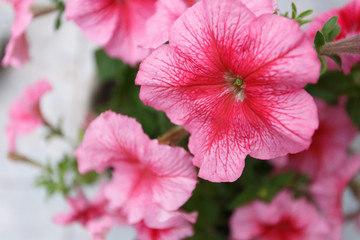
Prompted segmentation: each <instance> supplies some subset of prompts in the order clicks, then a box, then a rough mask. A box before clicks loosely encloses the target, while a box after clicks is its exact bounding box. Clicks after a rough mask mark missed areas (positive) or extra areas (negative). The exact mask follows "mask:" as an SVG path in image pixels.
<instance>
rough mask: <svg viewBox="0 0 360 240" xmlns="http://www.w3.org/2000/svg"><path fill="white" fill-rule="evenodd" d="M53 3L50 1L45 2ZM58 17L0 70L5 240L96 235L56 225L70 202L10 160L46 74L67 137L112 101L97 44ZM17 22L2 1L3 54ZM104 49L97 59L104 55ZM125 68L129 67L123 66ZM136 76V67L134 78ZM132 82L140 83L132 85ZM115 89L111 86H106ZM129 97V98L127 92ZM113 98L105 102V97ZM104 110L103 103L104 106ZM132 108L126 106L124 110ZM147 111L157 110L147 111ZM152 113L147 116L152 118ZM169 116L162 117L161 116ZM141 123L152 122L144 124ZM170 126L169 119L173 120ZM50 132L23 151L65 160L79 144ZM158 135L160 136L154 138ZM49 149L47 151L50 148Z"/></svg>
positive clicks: (35, 25)
mask: <svg viewBox="0 0 360 240" xmlns="http://www.w3.org/2000/svg"><path fill="white" fill-rule="evenodd" d="M41 2H46V1H41ZM291 2H292V1H288V0H278V4H279V8H280V11H281V12H282V13H284V12H285V11H290V8H291V7H290V4H291ZM293 2H294V3H295V4H296V6H297V8H298V10H299V11H300V12H301V11H305V10H307V9H313V10H314V14H313V15H312V16H315V15H316V14H317V13H320V12H323V11H325V10H327V9H330V8H333V7H339V6H342V5H344V3H346V2H348V1H347V0H317V1H313V0H294V1H293ZM55 19H56V14H48V15H45V16H41V17H38V18H36V19H35V20H34V21H33V22H32V23H31V24H30V26H29V28H28V30H27V36H28V40H29V45H30V56H31V61H30V62H28V63H27V64H26V65H25V66H24V67H22V68H20V69H12V68H6V69H4V68H2V69H0V103H1V105H0V129H1V130H0V132H1V133H2V134H0V240H23V239H36V240H49V239H51V240H75V239H90V236H89V234H88V233H87V232H86V231H85V230H83V229H82V227H81V226H80V225H71V226H69V227H61V226H57V225H55V224H53V223H52V217H53V216H54V215H55V214H57V213H62V212H67V211H68V206H67V204H66V203H65V202H64V200H63V198H62V197H61V196H59V195H56V196H55V197H53V198H51V199H49V200H46V199H47V198H46V192H45V191H44V189H41V188H36V187H35V183H34V179H35V178H36V177H37V176H38V175H39V171H38V169H36V168H33V167H31V166H28V165H25V164H21V163H15V162H12V161H11V160H10V159H8V158H7V149H8V146H7V141H6V135H5V126H6V125H7V123H8V108H9V107H10V104H11V103H12V101H13V100H14V98H15V97H17V96H18V95H19V94H20V93H21V91H22V90H23V89H24V88H25V87H26V86H28V85H29V84H30V83H32V82H35V81H37V80H38V79H43V78H46V79H48V80H49V81H50V82H51V83H52V84H53V88H54V91H53V92H52V93H51V94H48V95H47V96H46V97H45V98H44V101H42V103H41V104H42V105H41V108H42V109H43V111H44V115H45V118H46V119H48V121H49V122H50V123H52V124H53V125H57V124H58V123H59V122H60V121H61V123H62V125H63V130H64V132H65V135H66V136H67V137H68V138H70V139H73V140H74V141H75V140H76V139H77V138H78V132H79V129H80V127H81V126H82V124H83V122H84V119H85V117H86V115H87V113H88V109H89V106H90V100H91V99H94V97H93V96H94V94H95V99H96V101H97V102H100V103H101V102H104V101H105V102H106V101H107V102H108V103H109V104H111V100H110V101H109V99H106V96H101V95H98V94H96V89H97V88H98V86H99V84H100V83H101V82H100V83H99V79H100V80H101V79H104V78H105V77H106V76H105V77H104V74H106V73H104V72H103V73H102V72H98V71H97V67H96V59H95V54H94V53H95V50H96V49H97V47H96V46H94V45H93V44H92V43H90V42H89V41H88V40H86V39H85V38H84V37H83V35H82V33H81V31H80V30H79V29H78V27H77V26H75V25H74V24H73V23H71V22H66V21H65V20H64V21H63V23H62V26H61V28H60V30H58V31H55V30H54V22H55ZM12 21H13V11H12V8H11V7H10V5H9V4H8V3H6V2H4V1H1V0H0V54H2V51H3V48H4V46H5V44H6V42H7V40H8V38H9V30H10V27H11V24H12ZM101 54H102V53H101V52H99V51H98V52H97V53H96V57H97V59H98V60H99V59H101V58H102V55H101ZM122 71H126V69H125V70H122ZM132 74H133V73H132V72H129V73H128V75H129V76H131V75H132ZM131 84H132V83H131ZM101 86H102V87H104V88H105V90H106V87H107V88H111V87H112V86H111V83H108V84H105V85H104V84H102V85H101ZM121 94H122V95H121ZM120 95H121V97H120V100H121V101H132V100H133V97H134V96H131V95H126V93H120ZM104 97H105V99H104ZM97 110H98V111H102V110H104V109H102V107H101V106H99V107H98V108H97ZM122 111H123V112H125V113H126V109H122ZM146 111H147V112H146V114H157V113H154V111H152V110H151V109H146ZM146 114H145V116H144V118H146ZM163 118H164V116H162V115H161V114H160V115H159V116H158V120H159V121H165V122H166V120H163ZM140 122H146V121H141V120H140ZM166 124H167V123H166ZM144 129H145V131H146V132H147V133H148V134H149V135H150V136H151V135H153V134H154V130H153V129H151V124H149V123H148V126H144ZM45 134H46V131H45V129H42V128H38V129H37V130H36V131H35V132H34V133H32V134H30V135H28V136H24V137H21V138H19V140H18V149H19V152H21V153H23V154H24V155H26V156H29V157H31V158H33V159H37V160H38V161H40V162H42V163H45V162H47V161H57V159H61V157H62V156H63V154H64V153H66V152H71V151H72V147H71V145H69V144H68V143H67V142H64V141H63V140H61V139H57V138H53V139H51V140H50V142H49V143H47V144H45V141H44V136H45ZM151 137H154V136H151ZM44 149H46V152H44ZM355 210H357V203H356V202H355V200H354V199H353V198H352V195H351V193H350V192H348V191H346V192H345V194H344V211H345V212H352V211H355ZM108 239H110V240H111V239H122V240H127V239H129V240H130V239H135V232H134V231H133V230H132V229H131V228H115V229H114V230H112V231H111V232H110V235H109V237H108ZM343 239H344V240H358V239H360V233H359V232H357V231H356V229H355V227H354V224H351V223H350V224H347V225H346V226H345V231H344V237H343Z"/></svg>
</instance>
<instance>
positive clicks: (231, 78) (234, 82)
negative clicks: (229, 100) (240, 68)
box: [225, 73, 246, 101]
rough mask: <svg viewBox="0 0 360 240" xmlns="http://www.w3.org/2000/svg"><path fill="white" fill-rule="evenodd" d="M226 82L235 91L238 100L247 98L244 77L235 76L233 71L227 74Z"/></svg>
mask: <svg viewBox="0 0 360 240" xmlns="http://www.w3.org/2000/svg"><path fill="white" fill-rule="evenodd" d="M225 79H226V82H227V83H228V84H229V85H230V88H231V90H232V91H233V93H234V96H235V100H236V101H244V99H245V98H246V95H245V92H244V88H245V82H244V79H243V78H242V77H240V76H235V75H234V74H232V73H229V74H225Z"/></svg>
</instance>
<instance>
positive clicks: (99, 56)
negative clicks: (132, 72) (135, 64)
mask: <svg viewBox="0 0 360 240" xmlns="http://www.w3.org/2000/svg"><path fill="white" fill-rule="evenodd" d="M95 61H96V65H97V71H98V75H99V77H100V80H101V81H102V82H105V81H107V80H110V79H117V78H119V77H122V76H124V75H126V72H127V71H128V69H129V68H130V67H129V65H127V64H125V63H123V62H122V61H120V60H118V59H113V58H111V57H109V56H108V55H107V54H106V52H105V51H104V50H103V49H98V50H96V51H95Z"/></svg>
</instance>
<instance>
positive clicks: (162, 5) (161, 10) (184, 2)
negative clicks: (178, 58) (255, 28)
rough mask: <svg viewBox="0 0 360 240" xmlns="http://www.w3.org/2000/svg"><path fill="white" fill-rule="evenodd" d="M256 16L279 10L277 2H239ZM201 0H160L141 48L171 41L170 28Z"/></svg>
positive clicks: (274, 0) (252, 0) (273, 0)
mask: <svg viewBox="0 0 360 240" xmlns="http://www.w3.org/2000/svg"><path fill="white" fill-rule="evenodd" d="M238 1H239V2H241V3H243V4H245V6H246V7H248V8H249V9H250V10H251V11H252V12H253V13H254V14H255V15H256V16H259V15H261V14H265V13H273V12H274V11H275V10H277V3H276V0H238ZM196 2H199V0H159V1H158V2H157V3H156V13H155V14H154V15H153V16H152V17H151V18H150V19H149V20H148V21H147V23H146V32H147V34H146V38H145V39H144V40H143V43H142V44H141V46H143V47H147V48H157V47H159V46H160V45H161V44H163V43H165V42H166V41H168V40H169V31H170V27H171V26H172V25H173V23H174V22H175V20H176V19H178V18H179V17H180V16H181V14H182V13H183V12H184V11H185V10H186V9H188V8H189V7H191V6H192V5H194V4H195V3H196Z"/></svg>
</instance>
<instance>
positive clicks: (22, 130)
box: [6, 80, 52, 151]
mask: <svg viewBox="0 0 360 240" xmlns="http://www.w3.org/2000/svg"><path fill="white" fill-rule="evenodd" d="M51 89H52V87H51V85H50V83H49V82H48V81H47V80H40V81H38V82H36V83H34V84H32V85H30V86H29V87H27V88H26V89H25V90H24V91H23V92H22V93H21V95H20V97H19V98H17V99H16V100H15V101H14V102H13V103H12V105H11V107H10V109H9V118H10V122H9V124H8V125H7V127H6V135H7V138H8V144H9V150H10V151H15V148H16V136H17V135H19V134H28V133H30V132H31V131H33V130H34V129H35V128H36V127H38V126H39V125H41V124H43V123H44V119H43V117H42V114H41V112H40V100H41V98H42V97H43V95H44V94H45V93H47V92H49V91H50V90H51Z"/></svg>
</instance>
